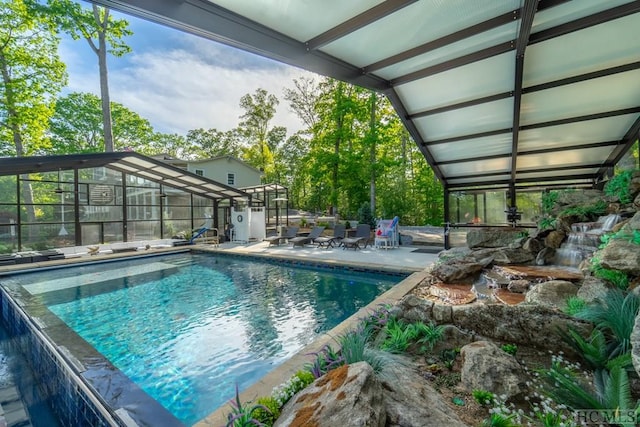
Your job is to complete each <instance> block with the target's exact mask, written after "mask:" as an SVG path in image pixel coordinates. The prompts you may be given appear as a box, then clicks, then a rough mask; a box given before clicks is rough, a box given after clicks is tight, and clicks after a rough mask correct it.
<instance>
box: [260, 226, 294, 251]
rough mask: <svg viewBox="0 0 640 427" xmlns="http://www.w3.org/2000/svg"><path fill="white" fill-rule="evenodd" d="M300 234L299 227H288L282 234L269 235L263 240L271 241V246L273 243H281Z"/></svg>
mask: <svg viewBox="0 0 640 427" xmlns="http://www.w3.org/2000/svg"><path fill="white" fill-rule="evenodd" d="M296 234H298V227H287V231H285V233H284V234H283V235H282V236H269V237H265V238H264V239H263V241H265V242H269V246H271V245H279V244H280V242H281V241H282V240H289V239H293V238H294V237H296Z"/></svg>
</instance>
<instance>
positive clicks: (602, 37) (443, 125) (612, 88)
mask: <svg viewBox="0 0 640 427" xmlns="http://www.w3.org/2000/svg"><path fill="white" fill-rule="evenodd" d="M95 2H96V3H100V4H103V5H106V6H109V7H112V8H114V9H118V10H121V11H124V12H128V13H131V14H133V15H137V16H140V17H143V18H147V19H150V20H153V21H156V22H160V23H164V24H167V25H170V26H173V27H176V28H179V29H182V30H185V31H188V32H190V33H193V34H198V35H201V36H204V37H207V38H210V39H212V40H216V41H219V42H222V43H226V44H229V45H232V46H236V47H239V48H242V49H245V50H248V51H251V52H254V53H257V54H260V55H263V56H267V57H269V58H273V59H276V60H279V61H282V62H285V63H288V64H292V65H296V66H299V67H301V68H304V69H307V70H310V71H314V72H317V73H320V74H323V75H327V76H331V77H334V78H337V79H341V80H344V81H348V82H350V83H353V84H356V85H360V86H363V87H367V88H370V89H374V90H377V91H380V92H382V93H384V94H386V95H387V97H388V98H389V99H390V100H391V102H392V104H393V105H394V107H395V109H396V111H397V112H398V114H399V115H400V117H401V118H402V120H403V121H404V123H405V125H406V127H407V129H408V130H409V132H410V133H411V135H412V137H413V139H414V140H415V142H416V143H417V145H418V147H419V148H420V150H421V151H422V153H423V154H424V156H425V158H426V159H427V161H428V162H429V163H430V165H431V166H432V167H433V169H434V170H435V172H436V175H437V176H438V177H439V178H440V179H441V181H442V182H443V183H444V184H445V186H446V188H447V189H448V190H463V189H469V188H498V187H526V186H529V185H532V184H533V183H543V184H545V185H548V186H591V185H593V184H594V183H596V182H597V181H598V180H599V179H601V178H602V177H603V175H604V174H605V173H606V172H607V171H608V170H609V169H610V168H611V167H613V166H614V165H615V163H617V161H618V160H619V159H620V158H621V157H622V155H623V154H624V153H625V152H626V151H627V150H628V149H629V148H630V146H631V145H632V144H633V142H634V141H635V140H636V138H637V137H638V134H639V130H640V35H639V33H638V29H639V28H640V1H629V0H573V1H567V0H539V1H538V0H473V1H470V0H446V1H445V0H386V1H380V0H368V1H365V0H348V1H345V0H316V1H312V0H211V1H208V0H95Z"/></svg>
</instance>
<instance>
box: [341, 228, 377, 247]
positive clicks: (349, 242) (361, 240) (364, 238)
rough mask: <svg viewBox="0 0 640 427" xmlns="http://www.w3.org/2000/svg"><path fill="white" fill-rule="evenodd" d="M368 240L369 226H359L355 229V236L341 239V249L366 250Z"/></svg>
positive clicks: (369, 235) (369, 236) (369, 234)
mask: <svg viewBox="0 0 640 427" xmlns="http://www.w3.org/2000/svg"><path fill="white" fill-rule="evenodd" d="M370 238H371V226H370V225H369V224H359V225H358V227H357V228H356V234H355V236H354V237H346V238H344V239H342V249H346V248H353V250H356V249H362V248H366V247H367V245H368V244H369V239H370ZM360 245H364V246H360Z"/></svg>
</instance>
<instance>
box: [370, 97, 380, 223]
mask: <svg viewBox="0 0 640 427" xmlns="http://www.w3.org/2000/svg"><path fill="white" fill-rule="evenodd" d="M370 103H371V106H370V115H369V132H370V138H371V147H370V152H369V162H370V164H371V178H370V180H371V181H370V189H369V192H370V200H371V215H372V216H373V217H374V218H375V217H376V139H377V133H376V104H377V103H378V97H377V96H376V93H375V92H373V91H371V95H370Z"/></svg>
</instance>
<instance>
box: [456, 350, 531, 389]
mask: <svg viewBox="0 0 640 427" xmlns="http://www.w3.org/2000/svg"><path fill="white" fill-rule="evenodd" d="M460 356H461V357H462V370H461V372H460V377H461V378H460V380H461V385H462V387H464V388H465V389H466V390H467V391H468V392H472V391H473V390H487V391H490V392H492V393H494V394H496V395H498V396H502V395H505V396H506V397H507V399H511V398H513V397H516V396H518V395H521V394H522V393H525V392H526V382H527V376H526V373H525V371H524V369H523V368H522V366H520V364H518V362H517V361H516V359H515V357H513V356H512V355H510V354H508V353H506V352H504V351H503V350H502V349H500V347H498V346H497V345H496V344H494V343H492V342H491V341H476V342H473V343H471V344H467V345H465V346H464V347H462V349H461V351H460Z"/></svg>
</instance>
